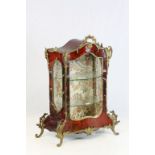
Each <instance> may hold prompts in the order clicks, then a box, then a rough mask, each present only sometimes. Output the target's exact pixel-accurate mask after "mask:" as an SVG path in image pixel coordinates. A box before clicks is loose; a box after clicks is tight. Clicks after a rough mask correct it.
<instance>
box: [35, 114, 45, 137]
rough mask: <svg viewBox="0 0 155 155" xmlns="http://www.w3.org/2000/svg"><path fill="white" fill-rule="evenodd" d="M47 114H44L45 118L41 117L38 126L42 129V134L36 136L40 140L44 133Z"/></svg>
mask: <svg viewBox="0 0 155 155" xmlns="http://www.w3.org/2000/svg"><path fill="white" fill-rule="evenodd" d="M46 115H47V113H44V114H43V116H41V117H40V121H39V124H37V126H38V127H39V128H40V129H41V131H40V134H35V137H36V138H39V137H41V136H42V134H43V133H44V120H45V118H46Z"/></svg>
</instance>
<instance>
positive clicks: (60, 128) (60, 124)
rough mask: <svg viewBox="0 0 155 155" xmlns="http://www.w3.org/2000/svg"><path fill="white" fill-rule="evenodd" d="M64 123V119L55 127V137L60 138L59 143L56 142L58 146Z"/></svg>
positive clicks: (61, 139) (61, 140) (62, 135)
mask: <svg viewBox="0 0 155 155" xmlns="http://www.w3.org/2000/svg"><path fill="white" fill-rule="evenodd" d="M65 123H66V120H65V121H60V122H59V124H58V126H57V129H56V132H57V135H56V136H57V137H58V138H60V143H58V144H57V146H58V147H60V146H61V145H62V142H63V138H64V134H63V128H64V126H65Z"/></svg>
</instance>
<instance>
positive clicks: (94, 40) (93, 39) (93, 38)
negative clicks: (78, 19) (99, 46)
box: [84, 35, 96, 44]
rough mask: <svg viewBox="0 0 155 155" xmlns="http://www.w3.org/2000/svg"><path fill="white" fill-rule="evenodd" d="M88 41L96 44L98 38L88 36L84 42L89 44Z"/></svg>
mask: <svg viewBox="0 0 155 155" xmlns="http://www.w3.org/2000/svg"><path fill="white" fill-rule="evenodd" d="M88 39H89V40H90V39H91V40H92V41H93V42H94V43H95V44H96V38H95V37H94V36H91V35H88V36H86V37H85V39H84V42H88Z"/></svg>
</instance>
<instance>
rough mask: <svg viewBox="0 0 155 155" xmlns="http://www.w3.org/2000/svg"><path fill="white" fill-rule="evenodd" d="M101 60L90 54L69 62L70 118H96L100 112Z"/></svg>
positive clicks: (101, 87) (101, 101) (101, 102)
mask: <svg viewBox="0 0 155 155" xmlns="http://www.w3.org/2000/svg"><path fill="white" fill-rule="evenodd" d="M102 66H103V65H102V58H99V57H95V56H93V55H92V54H87V55H84V56H81V57H80V58H78V59H76V60H75V61H71V62H70V118H71V119H72V120H81V119H84V118H87V117H97V116H99V115H100V114H101V112H102V105H103V79H102V71H103V68H102Z"/></svg>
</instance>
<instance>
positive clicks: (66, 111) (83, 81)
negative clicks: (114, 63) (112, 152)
mask: <svg viewBox="0 0 155 155" xmlns="http://www.w3.org/2000/svg"><path fill="white" fill-rule="evenodd" d="M45 56H46V59H47V63H48V70H49V109H50V113H49V114H46V113H45V114H43V116H42V117H40V122H39V124H37V125H38V126H39V128H40V129H41V133H40V134H39V135H38V134H36V137H37V138H38V137H40V136H41V135H42V134H43V131H44V129H48V130H49V131H55V132H56V134H57V137H58V138H60V143H59V144H57V146H61V144H62V141H63V137H64V136H65V135H67V134H71V133H81V132H85V133H86V134H88V135H89V134H91V133H92V132H93V131H95V130H97V129H99V128H102V127H103V128H104V127H105V128H110V129H111V130H112V131H113V132H114V134H118V133H117V132H115V125H116V124H117V123H118V122H119V121H118V120H117V115H116V114H115V113H114V111H111V112H110V113H108V111H107V74H108V66H109V60H110V58H111V56H112V48H111V47H110V46H109V47H103V45H102V44H99V43H97V42H96V39H95V37H93V36H90V35H89V36H87V37H85V39H84V40H77V39H72V40H70V41H69V42H67V43H66V44H65V45H64V46H62V47H60V48H49V49H46V51H45Z"/></svg>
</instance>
